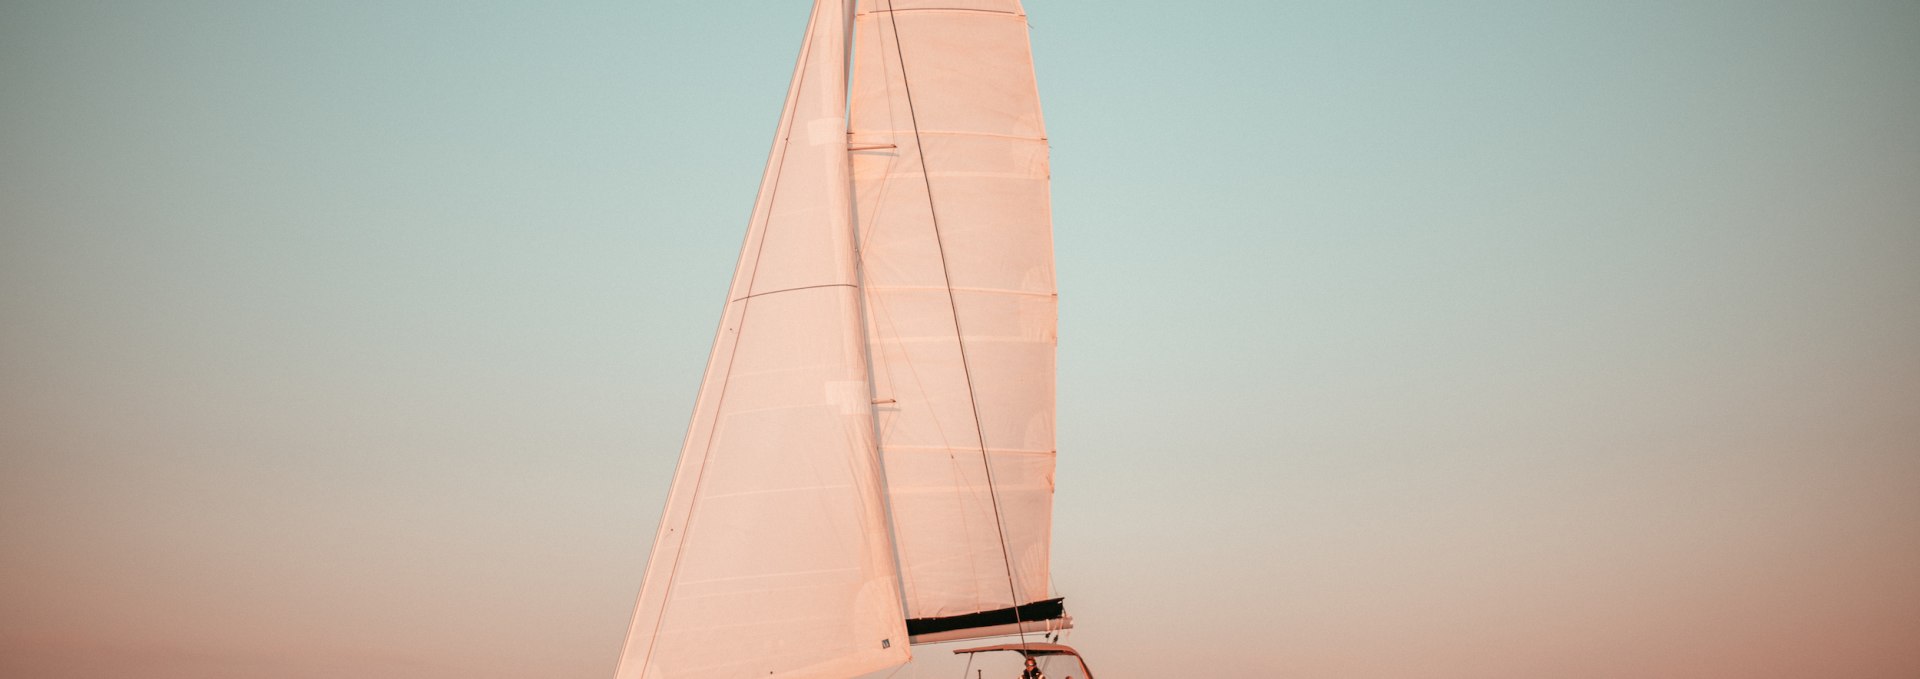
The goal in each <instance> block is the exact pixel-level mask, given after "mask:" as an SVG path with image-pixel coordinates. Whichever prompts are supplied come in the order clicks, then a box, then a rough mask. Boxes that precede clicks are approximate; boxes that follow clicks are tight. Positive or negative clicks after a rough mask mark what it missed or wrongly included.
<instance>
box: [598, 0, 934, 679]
mask: <svg viewBox="0 0 1920 679" xmlns="http://www.w3.org/2000/svg"><path fill="white" fill-rule="evenodd" d="M846 1H847V0H820V1H819V2H817V3H816V5H815V8H814V15H813V18H812V20H811V21H810V23H809V28H808V33H807V36H808V37H807V39H806V41H805V42H804V43H803V47H802V49H801V56H800V58H799V63H798V65H797V66H796V68H795V72H794V78H793V84H792V86H791V88H790V89H789V92H788V96H787V106H786V109H785V110H784V111H783V113H782V116H781V121H780V124H779V127H778V128H777V133H776V139H775V143H774V149H773V152H772V153H771V154H770V156H769V159H768V167H767V172H766V175H765V178H764V179H763V181H762V184H761V189H760V196H759V199H758V200H757V201H756V205H755V208H754V214H753V218H752V220H751V221H750V222H749V226H748V231H747V237H746V240H745V242H744V244H743V245H742V248H741V256H740V263H739V266H738V268H737V270H736V271H735V274H734V282H733V285H732V286H731V288H730V290H729V293H728V297H727V301H726V304H725V306H724V309H723V313H722V318H721V324H720V328H719V331H718V333H717V335H716V337H715V340H714V346H713V353H712V355H711V357H710V358H709V361H708V365H707V374H706V377H705V379H704V381H703V382H702V385H701V390H700V396H699V398H698V400H697V403H696V405H695V409H694V416H693V421H692V423H691V424H690V425H689V429H688V433H687V437H686V441H685V444H684V445H683V448H682V450H681V455H680V463H679V467H678V468H677V469H676V470H675V472H674V481H673V487H672V490H671V492H670V494H669V497H668V500H667V507H666V510H665V512H664V514H663V516H662V519H661V525H660V530H659V532H658V533H657V534H656V536H655V541H654V547H653V551H652V553H651V554H650V555H649V557H648V564H647V574H646V580H645V582H644V584H643V585H642V587H641V593H640V598H639V601H638V603H637V605H636V607H635V613H634V617H633V623H632V626H631V628H630V629H629V634H628V638H627V642H626V646H625V648H624V649H623V651H622V654H621V659H620V665H619V668H618V669H617V670H616V677H617V678H618V679H673V678H678V677H712V676H753V677H777V678H801V677H827V676H852V675H856V674H860V673H864V672H869V671H873V670H877V669H884V668H886V667H890V666H894V665H899V664H901V663H904V662H906V661H907V659H908V657H909V651H908V643H907V636H906V629H905V623H904V619H903V616H902V615H901V610H902V604H901V602H900V595H899V592H900V589H899V581H898V576H897V571H896V569H895V564H894V556H893V551H892V545H891V542H890V541H889V539H888V535H887V528H886V508H885V498H884V495H883V489H882V485H881V482H880V477H879V469H878V461H877V459H876V457H875V454H874V450H875V447H874V440H873V420H872V406H871V402H870V398H871V396H870V392H869V387H868V378H867V374H866V359H865V356H864V340H863V338H862V335H861V332H862V330H861V322H860V306H859V305H860V299H859V297H858V296H857V295H858V292H857V290H856V288H855V284H856V283H857V278H856V275H855V272H854V262H853V254H852V252H853V242H852V235H851V225H850V224H849V222H848V202H847V201H848V191H849V187H848V183H847V182H848V175H847V169H846V154H847V148H846V132H845V125H846V123H845V120H846V119H845V96H846V75H845V73H846V71H845V68H846V62H845V48H846V41H845V33H846V30H845V26H846V21H847V16H848V14H847V12H848V7H847V5H846Z"/></svg>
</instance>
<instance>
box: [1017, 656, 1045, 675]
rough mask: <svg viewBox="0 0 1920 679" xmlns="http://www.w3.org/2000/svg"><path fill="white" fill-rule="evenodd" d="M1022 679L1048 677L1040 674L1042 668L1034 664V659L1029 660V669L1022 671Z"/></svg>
mask: <svg viewBox="0 0 1920 679" xmlns="http://www.w3.org/2000/svg"><path fill="white" fill-rule="evenodd" d="M1020 679H1047V675H1044V674H1041V673H1040V667H1039V666H1037V665H1035V664H1033V658H1027V668H1026V669H1024V670H1020Z"/></svg>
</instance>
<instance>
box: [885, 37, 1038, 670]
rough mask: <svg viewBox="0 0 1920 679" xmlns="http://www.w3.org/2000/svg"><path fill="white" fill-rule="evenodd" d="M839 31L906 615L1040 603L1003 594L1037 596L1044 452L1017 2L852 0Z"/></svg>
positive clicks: (955, 623)
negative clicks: (847, 40) (850, 40)
mask: <svg viewBox="0 0 1920 679" xmlns="http://www.w3.org/2000/svg"><path fill="white" fill-rule="evenodd" d="M855 44H856V45H857V46H858V49H857V51H856V54H855V57H854V62H853V87H852V119H851V120H852V128H851V139H852V144H853V148H854V149H856V150H855V151H854V152H853V154H852V155H853V185H854V196H855V201H854V214H855V220H856V221H855V223H856V226H857V227H858V229H859V234H860V253H861V261H862V264H863V272H864V275H865V280H864V283H865V285H864V291H865V293H866V301H867V317H868V322H867V337H868V339H869V341H870V342H871V345H872V351H873V363H874V384H875V393H876V395H877V396H878V397H879V399H880V400H881V401H883V402H887V401H890V402H888V403H884V404H883V405H882V406H881V408H880V411H879V414H878V417H879V424H880V445H881V451H882V454H883V459H884V466H885V469H886V478H887V487H888V500H889V504H890V506H891V508H892V511H893V521H894V527H895V534H894V537H895V540H896V542H897V549H898V550H899V552H900V572H901V576H902V578H903V579H904V580H905V584H906V603H907V615H908V617H909V618H910V619H911V620H912V621H913V623H912V624H911V625H910V628H911V630H912V632H913V633H914V634H915V635H916V636H918V637H920V638H921V639H922V640H930V639H933V638H969V637H975V636H984V635H986V634H989V633H995V632H997V633H1002V634H1004V633H1006V632H1007V631H1009V630H1008V629H1005V628H1004V627H1003V625H1006V624H1011V623H1014V622H1015V621H1016V618H1017V619H1018V620H1019V621H1021V622H1033V621H1035V620H1036V619H1038V620H1045V619H1048V618H1059V617H1060V614H1059V612H1058V608H1059V607H1058V606H1057V605H1054V606H1050V607H1049V606H1045V605H1038V606H1031V607H1028V608H1021V609H1015V608H1014V607H1016V606H1026V605H1029V604H1036V603H1037V602H1042V601H1043V600H1045V599H1047V582H1048V580H1047V577H1048V573H1047V547H1048V542H1049V533H1050V529H1051V525H1052V521H1051V515H1052V504H1053V467H1054V465H1053V458H1054V436H1053V413H1054V384H1053V376H1054V343H1055V340H1054V337H1055V335H1054V332H1055V331H1054V328H1055V325H1056V322H1055V318H1056V313H1055V295H1054V279H1053V236H1052V231H1051V229H1050V227H1049V224H1050V221H1049V217H1048V200H1047V141H1046V133H1045V130H1044V129H1043V128H1042V126H1041V120H1040V100H1039V96H1038V95H1037V94H1036V93H1035V88H1034V78H1033V58H1032V55H1031V54H1030V53H1029V51H1028V50H1029V48H1028V38H1027V19H1026V13H1025V12H1024V11H1022V9H1021V7H1020V3H1019V2H1017V1H1016V0H968V1H966V2H954V1H953V0H868V1H867V2H864V3H863V4H862V7H861V12H860V13H859V16H858V17H857V19H856V21H855ZM861 149H872V150H861ZM989 612H998V613H997V614H992V613H989ZM983 614H984V615H983ZM1042 627H1045V626H1044V625H1043V626H1042ZM935 635H939V636H938V637H936V636H935Z"/></svg>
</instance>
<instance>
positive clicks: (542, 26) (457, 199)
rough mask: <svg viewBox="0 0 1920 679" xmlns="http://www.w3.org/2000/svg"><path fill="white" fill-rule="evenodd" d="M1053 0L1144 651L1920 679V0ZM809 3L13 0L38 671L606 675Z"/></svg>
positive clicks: (1094, 410) (1112, 453)
mask: <svg viewBox="0 0 1920 679" xmlns="http://www.w3.org/2000/svg"><path fill="white" fill-rule="evenodd" d="M1028 10H1029V13H1030V15H1031V23H1032V25H1033V36H1034V49H1035V58H1036V62H1037V71H1038V74H1039V77H1040V87H1041V96H1042V100H1043V105H1044V107H1045V109H1046V113H1047V116H1048V127H1049V133H1050V138H1051V140H1052V144H1053V153H1054V155H1053V177H1054V185H1053V189H1054V212H1055V231H1056V245H1057V248H1058V257H1059V284H1060V290H1061V330H1060V338H1061V339H1060V354H1059V357H1060V375H1059V398H1060V413H1059V438H1060V441H1059V443H1060V451H1061V453H1060V460H1059V486H1058V495H1057V498H1056V509H1057V514H1056V524H1055V543H1054V551H1055V563H1054V581H1055V585H1056V587H1057V588H1058V589H1059V590H1060V592H1061V593H1062V594H1064V595H1066V597H1067V599H1068V603H1069V608H1070V609H1072V610H1073V611H1074V614H1075V618H1076V621H1077V623H1078V625H1079V628H1078V629H1077V630H1076V631H1074V632H1073V633H1072V635H1071V636H1070V638H1069V641H1070V643H1073V644H1075V645H1076V646H1079V647H1081V648H1082V649H1083V650H1085V651H1087V652H1088V654H1089V655H1090V657H1091V658H1092V659H1093V660H1094V661H1095V668H1096V669H1097V670H1098V671H1099V672H1100V675H1099V676H1101V677H1102V679H1125V678H1126V677H1151V676H1175V675H1195V674H1199V675H1207V676H1218V677H1247V678H1256V677H1351V678H1375V677H1378V678H1386V677H1431V678H1436V679H1438V678H1460V679H1469V678H1472V679H1485V678H1498V679H1506V678H1512V679H1522V678H1532V677H1542V676H1559V677H1593V678H1602V677H1675V678H1679V677H1743V678H1763V679H1764V678H1774V677H1778V678H1782V679H1785V678H1799V677H1810V676H1832V677H1851V678H1860V679H1876V678H1884V679H1896V678H1901V679H1904V678H1909V677H1913V676H1920V644H1916V643H1915V642H1914V640H1915V639H1920V122H1917V121H1920V77H1916V74H1920V39H1916V38H1917V37H1920V4H1916V3H1913V2H1854V1H1839V2H1759V1H1748V2H1705V1H1684V2H1604V3H1602V2H1593V3H1569V2H1507V3H1491V2H1469V3H1351V2H1324V3H1276V2H1224V3H1222V2H1215V3H1201V4H1195V3H1164V2H1161V3H1145V2H1127V1H1118V0H1107V1H1103V2H1092V1H1086V0H1082V1H1076V2H1049V1H1047V0H1033V1H1032V2H1030V3H1029V6H1028ZM806 12H807V5H806V3H803V2H793V1H786V0H783V1H782V2H777V3H776V2H759V3H750V4H741V3H734V4H730V5H715V4H711V3H685V2H681V3H658V2H626V3H611V2H591V3H589V2H581V3H561V4H558V5H555V4H553V3H524V4H507V3H472V2H440V3H420V2H405V3H394V2H320V3H314V2H301V3H294V2H217V1H207V2H166V3H143V2H120V3H100V2H80V1H60V2H27V1H9V2H5V3H0V610H4V611H6V613H5V614H0V675H6V676H23V677H24V676H32V677H40V678H44V679H62V678H86V679H91V678H94V677H123V676H142V677H151V678H155V679H186V678H189V677H192V678H251V677H276V678H292V679H304V678H308V677H315V678H318V677H346V676H351V677H368V678H376V679H385V678H401V677H407V678H424V679H432V678H439V677H446V678H452V677H462V678H474V677H499V678H503V679H504V678H510V677H582V678H587V677H605V676H610V675H611V672H612V668H613V662H614V658H615V656H616V654H617V653H618V650H619V645H620V641H621V639H622V636H623V634H624V632H625V626H626V622H627V616H628V614H629V613H630V611H631V606H632V604H633V597H634V594H635V592H636V591H637V589H638V587H639V579H640V573H641V569H642V566H643V563H644V559H645V555H646V550H647V547H648V542H649V541H650V539H651V536H652V533H653V530H654V526H655V522H656V521H657V520H658V513H659V510H660V507H661V505H662V503H663V501H664V494H665V491H666V486H667V481H668V478H669V476H670V474H671V470H672V468H673V463H674V458H675V456H676V454H677V452H678V447H679V442H680V437H681V435H682V433H683V429H684V427H685V425H686V421H687V417H688V414H689V412H690V410H691V408H692V404H693V397H694V391H695V389H696V388H697V386H698V382H699V378H700V374H699V373H700V370H701V368H702V367H703V365H704V362H705V358H706V351H707V348H708V343H709V342H710V341H711V339H712V337H711V335H712V331H713V328H714V323H715V320H716V318H717V314H718V311H719V307H720V302H721V298H722V296H723V295H724V293H725V288H726V285H727V280H728V277H729V276H730V274H731V271H732V268H733V263H734V257H735V255H736V253H737V248H738V245H739V242H740V241H739V239H740V236H741V233H742V231H743V229H744V227H745V223H746V218H747V214H748V211H749V208H750V207H751V202H752V200H753V192H754V189H755V186H756V183H757V181H758V176H759V173H760V171H761V167H762V164H763V163H764V161H765V154H766V152H767V148H768V145H769V143H770V141H771V134H772V130H773V126H774V123H775V121H776V118H777V117H778V113H779V108H780V103H781V102H780V98H781V97H782V96H783V95H784V93H785V89H786V78H787V77H788V75H789V74H790V73H791V68H792V60H793V57H794V54H795V51H796V49H797V46H798V44H799V39H800V32H801V30H802V28H803V23H804V20H805V16H806ZM926 651H927V652H926V653H925V655H929V656H931V655H933V654H934V653H943V652H944V651H941V650H939V649H926ZM909 674H913V676H923V677H933V676H941V677H947V676H952V673H950V672H946V671H940V672H934V671H933V670H931V669H924V670H922V669H916V670H913V671H910V672H903V673H901V674H900V675H898V676H901V677H906V676H909Z"/></svg>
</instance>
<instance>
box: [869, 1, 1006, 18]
mask: <svg viewBox="0 0 1920 679" xmlns="http://www.w3.org/2000/svg"><path fill="white" fill-rule="evenodd" d="M904 12H967V13H971V14H1001V15H1005V16H1010V17H1025V16H1026V15H1025V14H1021V13H1019V12H1009V11H1006V10H1004V9H980V8H978V7H908V8H905V9H894V8H893V7H892V5H891V4H889V5H888V7H887V8H886V9H870V10H867V11H865V12H862V14H900V13H904Z"/></svg>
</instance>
